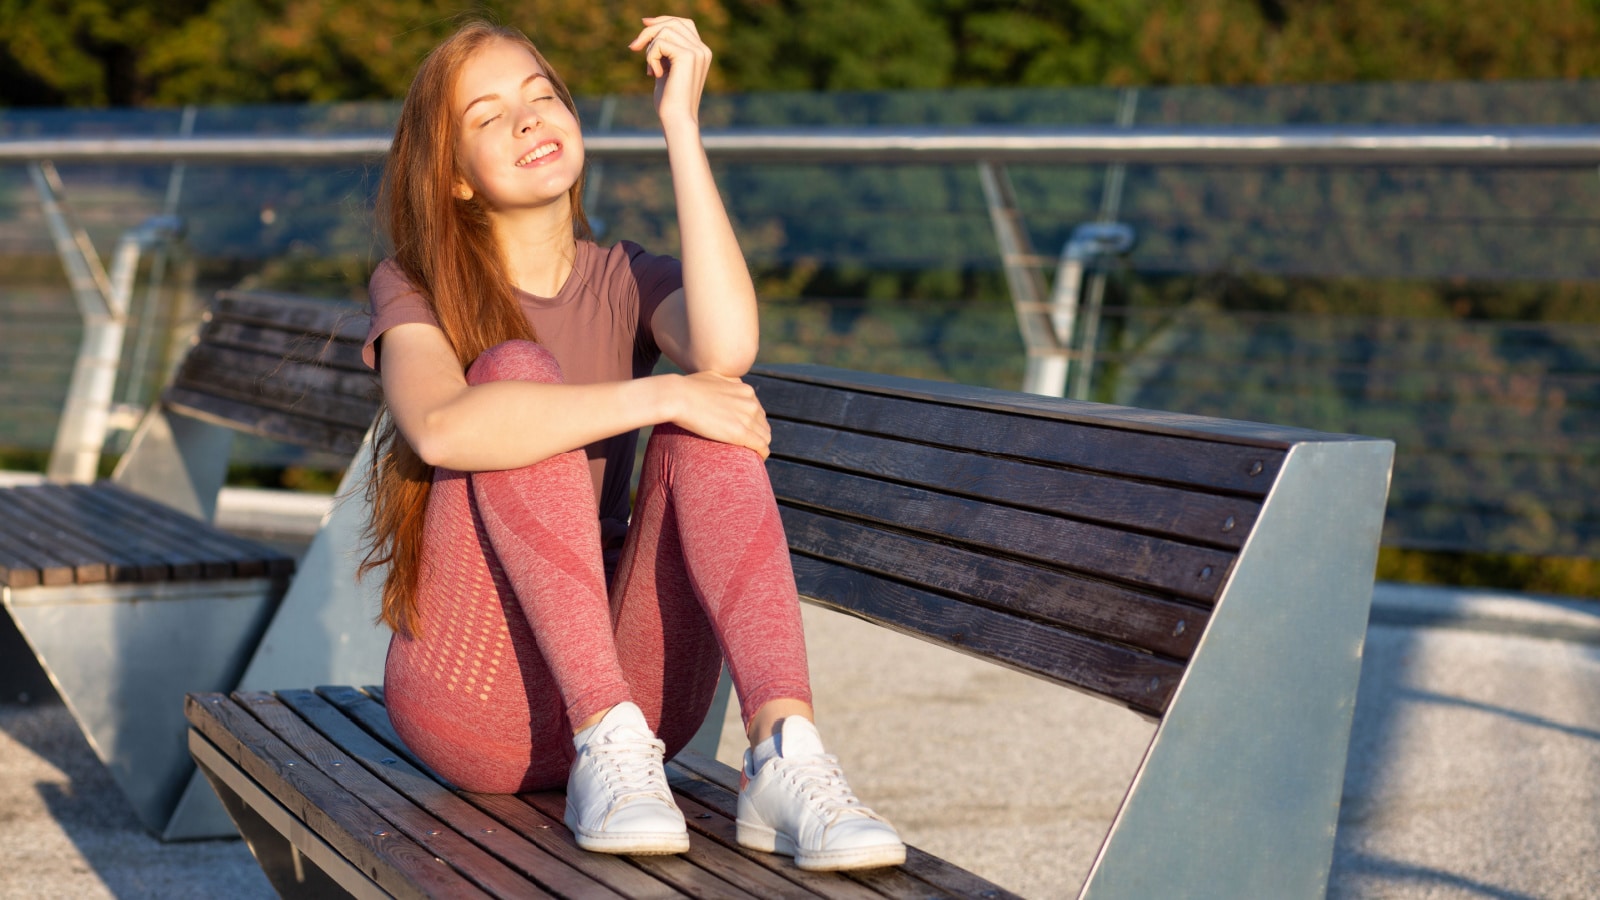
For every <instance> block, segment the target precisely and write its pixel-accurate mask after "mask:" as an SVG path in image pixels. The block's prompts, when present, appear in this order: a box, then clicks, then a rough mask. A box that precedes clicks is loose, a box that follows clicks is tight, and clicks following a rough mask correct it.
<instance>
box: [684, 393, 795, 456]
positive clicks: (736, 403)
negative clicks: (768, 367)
mask: <svg viewBox="0 0 1600 900" xmlns="http://www.w3.org/2000/svg"><path fill="white" fill-rule="evenodd" d="M682 378H683V381H682V383H681V385H680V387H681V388H682V390H681V392H680V394H679V398H678V399H679V407H678V410H679V411H678V414H677V415H675V416H673V417H672V423H673V424H675V425H679V426H682V427H683V428H687V429H688V430H690V431H692V432H694V433H695V434H698V435H700V436H701V437H703V438H707V439H709V440H713V441H721V442H722V443H724V444H736V445H738V446H740V447H749V448H750V449H751V450H754V451H755V452H756V453H758V454H760V456H761V458H762V459H766V458H767V454H768V453H769V452H770V450H769V445H770V444H771V443H772V427H771V426H770V425H768V424H767V412H766V410H764V409H762V408H761V401H759V400H757V399H756V392H755V389H754V388H752V387H750V385H748V384H745V383H744V382H742V381H740V380H739V379H737V378H729V377H727V376H726V375H718V374H717V373H715V372H695V373H694V374H692V375H684V376H682Z"/></svg>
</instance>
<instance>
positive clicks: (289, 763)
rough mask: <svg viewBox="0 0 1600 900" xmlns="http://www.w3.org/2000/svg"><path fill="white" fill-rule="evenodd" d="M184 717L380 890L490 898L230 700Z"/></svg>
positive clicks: (206, 702)
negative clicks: (402, 833) (371, 880)
mask: <svg viewBox="0 0 1600 900" xmlns="http://www.w3.org/2000/svg"><path fill="white" fill-rule="evenodd" d="M184 713H185V715H186V716H187V718H188V720H189V724H190V725H192V726H194V727H195V729H196V730H198V731H199V732H200V733H201V734H202V735H204V736H205V737H206V738H207V739H208V740H210V741H211V743H212V744H213V745H215V746H216V747H217V749H219V750H221V751H222V752H223V754H224V755H226V756H227V757H228V758H229V759H231V760H233V762H234V764H235V765H237V766H239V768H241V769H243V770H244V771H245V772H246V773H247V774H248V775H249V776H250V777H251V778H252V779H254V781H255V782H256V783H257V784H259V785H261V787H262V788H264V789H265V790H266V791H267V793H269V794H271V795H272V796H273V797H274V798H275V799H277V801H278V802H279V803H282V804H283V805H284V806H285V807H287V808H288V809H289V810H291V811H292V812H293V813H294V814H295V815H296V816H297V817H298V818H300V820H301V821H303V822H305V823H306V825H307V826H308V827H309V828H310V829H311V830H312V831H314V832H316V833H317V834H318V835H319V836H320V837H321V838H322V839H323V840H325V841H327V842H328V843H329V844H330V845H332V846H333V847H334V848H335V849H337V850H338V851H339V853H340V854H341V855H342V856H344V857H345V858H346V859H348V860H350V861H351V862H352V863H354V864H355V865H356V867H357V868H359V869H360V870H361V871H362V872H364V873H365V874H366V875H367V876H368V877H370V878H372V879H373V880H374V881H376V882H377V883H378V885H379V887H382V888H383V889H384V890H386V891H388V892H389V893H391V894H394V895H395V896H397V897H406V898H410V897H417V898H421V897H430V896H431V897H460V898H471V897H487V896H488V895H487V894H485V893H484V892H483V891H482V890H480V889H479V888H478V887H477V886H475V885H473V884H472V883H471V882H469V881H467V880H466V879H465V878H462V877H461V876H460V875H459V874H458V873H456V872H455V871H453V870H452V869H451V868H450V867H449V866H446V865H443V864H441V863H439V862H437V861H435V859H434V856H433V854H432V853H429V852H427V851H425V850H423V849H422V848H421V847H419V846H417V844H416V843H415V842H414V841H412V840H410V839H408V838H406V837H404V836H402V835H400V834H398V833H397V832H396V831H395V830H394V828H393V826H391V825H390V824H389V823H388V822H387V821H385V820H384V819H383V818H382V817H381V816H379V815H377V814H376V813H374V812H373V811H372V810H370V809H368V808H367V807H366V805H364V804H363V803H361V801H360V800H357V799H356V798H355V797H353V796H351V795H350V794H349V792H347V791H345V790H344V789H342V788H340V787H339V786H338V785H337V784H335V783H334V782H333V781H332V779H330V778H328V777H327V776H326V775H324V774H322V773H321V772H319V771H317V769H316V767H315V766H312V765H310V764H309V763H307V762H306V761H305V760H304V759H303V758H301V757H300V755H299V754H297V753H296V752H294V750H292V749H291V748H290V747H289V746H288V745H286V744H285V743H284V742H283V741H281V740H279V739H278V738H277V737H276V736H275V735H273V734H272V732H270V731H268V730H267V728H266V727H265V726H263V725H262V724H261V723H260V722H258V721H256V719H255V718H254V717H253V716H251V715H250V714H249V713H248V712H247V711H246V710H245V709H244V708H243V707H242V706H240V705H239V704H238V703H237V702H235V701H234V700H232V699H231V698H228V697H225V696H223V695H221V694H190V695H188V697H187V698H186V703H185V706H184Z"/></svg>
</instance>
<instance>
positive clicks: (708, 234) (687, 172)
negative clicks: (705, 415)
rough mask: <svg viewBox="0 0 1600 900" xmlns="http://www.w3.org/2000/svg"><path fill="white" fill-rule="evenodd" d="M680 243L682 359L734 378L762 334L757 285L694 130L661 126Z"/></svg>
mask: <svg viewBox="0 0 1600 900" xmlns="http://www.w3.org/2000/svg"><path fill="white" fill-rule="evenodd" d="M662 127H663V130H664V131H665V132H666V136H667V154H668V159H669V161H670V163H671V167H672V187H673V193H674V195H675V196H676V198H677V207H678V230H679V234H680V236H681V240H682V245H683V249H682V259H683V289H684V299H685V307H686V312H687V319H688V321H687V326H688V339H689V341H688V347H687V348H685V355H687V356H688V357H689V360H688V362H689V364H690V365H691V366H692V367H693V368H694V369H695V370H698V371H712V372H717V373H720V374H723V375H729V376H733V377H737V376H740V375H743V374H744V373H745V372H746V371H747V370H748V369H749V368H750V366H751V364H752V363H754V362H755V356H756V349H757V345H758V343H759V341H760V331H759V328H758V326H757V319H756V293H755V285H754V284H753V283H752V282H751V280H750V269H749V267H748V266H747V265H746V263H745V259H744V253H743V252H741V251H740V249H739V241H738V238H737V237H736V236H735V235H734V232H733V224H732V223H731V222H730V221H729V220H728V213H727V210H726V208H725V207H724V206H723V203H722V197H721V196H720V194H719V193H718V192H717V184H716V180H715V179H714V178H713V177H712V174H711V164H710V162H709V161H708V160H707V159H706V153H705V149H704V147H703V146H702V145H701V143H700V128H699V125H698V124H697V123H696V122H694V121H692V120H690V119H688V118H687V117H685V118H682V119H677V120H673V119H664V120H663V122H662Z"/></svg>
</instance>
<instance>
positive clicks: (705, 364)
mask: <svg viewBox="0 0 1600 900" xmlns="http://www.w3.org/2000/svg"><path fill="white" fill-rule="evenodd" d="M759 349H760V345H759V344H758V343H757V342H756V341H754V340H752V341H748V342H744V343H742V344H741V345H736V346H730V347H720V348H717V349H716V350H715V351H712V352H708V353H706V354H705V355H704V356H703V357H701V358H698V359H696V360H695V363H696V365H695V369H696V370H697V371H701V372H715V373H717V374H718V375H725V376H727V377H729V378H742V377H744V374H745V373H746V372H749V371H750V367H751V366H753V365H755V364H756V352H757V350H759Z"/></svg>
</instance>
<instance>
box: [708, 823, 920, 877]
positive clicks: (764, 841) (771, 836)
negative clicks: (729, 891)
mask: <svg viewBox="0 0 1600 900" xmlns="http://www.w3.org/2000/svg"><path fill="white" fill-rule="evenodd" d="M735 824H736V825H737V826H738V828H737V832H736V835H737V839H738V841H739V846H741V847H743V848H745V849H746V850H759V851H761V852H762V853H776V854H778V855H779V856H789V857H793V858H794V864H795V865H796V866H798V867H799V868H802V869H805V870H806V871H808V872H843V871H848V870H852V869H881V868H883V867H885V866H899V865H904V864H905V861H906V845H905V844H878V845H876V846H870V847H856V848H854V849H850V850H823V851H817V852H814V853H806V852H802V851H800V849H799V848H798V847H796V846H795V843H794V839H793V838H790V837H788V836H786V835H783V834H779V833H778V832H777V831H775V830H773V829H771V828H768V827H766V826H765V825H757V824H755V823H753V822H745V821H743V820H738V821H736V823H735Z"/></svg>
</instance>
